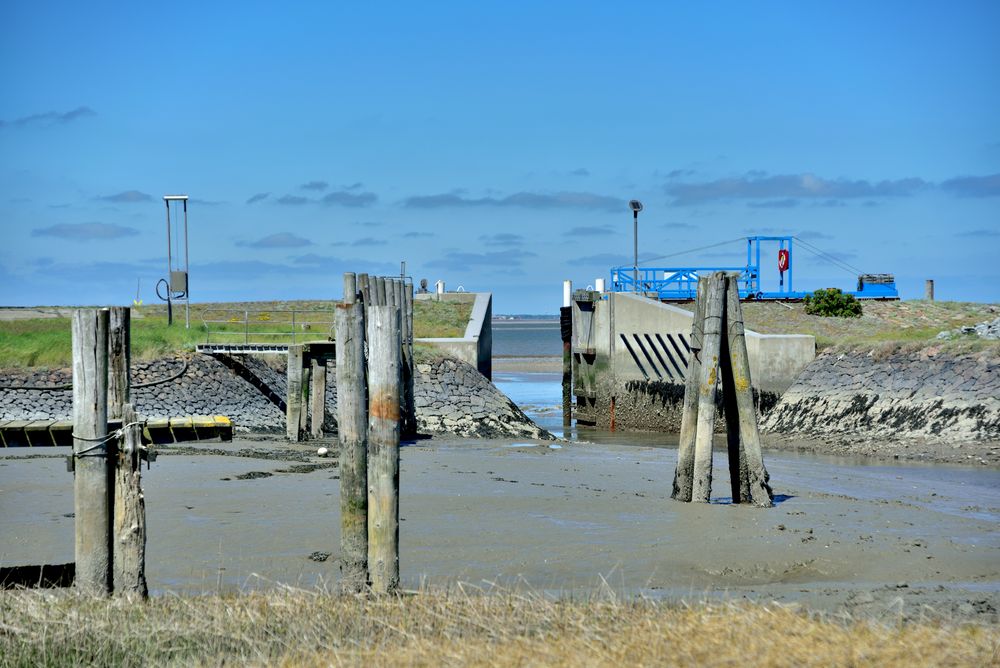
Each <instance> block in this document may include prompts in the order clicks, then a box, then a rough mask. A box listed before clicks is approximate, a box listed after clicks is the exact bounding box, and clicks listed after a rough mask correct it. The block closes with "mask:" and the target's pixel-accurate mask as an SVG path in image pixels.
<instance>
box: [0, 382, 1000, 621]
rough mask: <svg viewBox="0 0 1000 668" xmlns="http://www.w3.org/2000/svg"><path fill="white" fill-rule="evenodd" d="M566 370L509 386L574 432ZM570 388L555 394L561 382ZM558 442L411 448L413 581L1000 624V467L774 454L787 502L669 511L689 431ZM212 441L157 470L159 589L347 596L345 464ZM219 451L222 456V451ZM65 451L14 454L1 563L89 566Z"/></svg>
mask: <svg viewBox="0 0 1000 668" xmlns="http://www.w3.org/2000/svg"><path fill="white" fill-rule="evenodd" d="M555 378H556V377H555V376H553V375H552V374H498V376H497V379H496V380H497V384H498V385H499V386H500V387H501V388H502V389H504V390H505V391H506V392H508V394H509V395H510V396H511V397H512V398H513V399H514V400H515V401H517V402H518V403H519V404H520V405H522V406H524V407H525V408H526V410H528V411H529V413H530V414H532V415H533V416H534V417H536V418H537V419H538V420H539V421H540V422H542V423H543V424H544V425H545V426H547V427H548V428H550V429H551V430H553V431H557V430H560V431H561V422H562V421H561V415H560V414H559V413H558V410H557V408H558V406H557V405H558V397H559V393H558V382H557V380H554V379H555ZM553 387H554V388H555V392H554V393H552V392H550V390H551V389H552V388H553ZM566 436H567V437H568V440H566V441H563V442H560V443H557V444H550V443H514V442H510V441H483V440H464V439H451V438H438V437H435V438H433V439H429V440H421V441H417V442H415V443H412V444H409V445H406V446H405V447H404V448H403V449H402V454H401V464H402V466H401V502H400V512H401V519H402V521H401V524H400V538H401V553H400V565H401V572H402V577H403V581H404V585H405V586H406V587H418V586H420V585H421V584H424V583H426V584H431V585H450V584H453V583H455V582H457V581H462V582H467V583H472V584H475V585H478V586H483V587H490V586H493V585H495V584H496V585H504V586H528V587H531V588H534V589H537V590H543V591H551V592H575V593H594V592H599V593H601V594H602V595H603V594H608V593H609V592H613V593H614V595H629V594H641V595H646V596H654V597H665V598H670V599H674V598H678V597H681V598H686V599H691V598H703V597H725V598H737V599H738V598H742V597H748V598H752V599H760V600H779V601H785V602H796V603H803V604H806V605H808V606H809V607H812V608H817V609H829V610H837V611H848V612H853V613H860V614H879V615H882V614H886V613H887V612H891V613H892V614H900V615H904V616H922V615H938V616H944V617H946V618H975V619H979V620H986V621H996V620H997V609H998V608H1000V531H998V528H1000V471H997V470H996V469H985V468H979V469H976V468H965V467H957V466H948V467H946V466H934V467H930V466H912V465H907V466H885V465H871V464H865V463H864V462H860V461H850V460H843V459H833V458H821V457H816V456H807V455H790V454H785V453H773V452H765V462H766V464H767V466H768V469H769V470H770V472H771V478H772V483H773V487H774V490H775V493H776V494H777V495H778V496H777V501H778V504H777V506H776V507H775V508H773V509H768V510H764V509H754V508H748V507H741V506H734V505H731V504H730V503H729V498H728V494H729V492H728V489H729V487H728V485H729V483H728V479H727V467H726V465H725V460H724V458H719V459H717V461H716V479H715V481H714V490H715V496H714V498H713V503H712V504H710V505H694V504H681V503H676V502H673V501H671V500H670V498H669V495H670V485H671V481H672V478H673V471H674V467H675V463H676V449H675V446H676V439H675V438H674V439H673V440H671V439H670V438H669V437H667V438H664V437H662V436H649V435H644V436H641V437H640V436H635V435H628V434H607V433H599V432H592V433H588V432H580V433H576V432H570V433H567V434H566ZM220 446H221V444H216V443H210V444H205V445H199V446H196V447H195V448H194V450H195V451H196V452H192V451H191V450H184V451H181V452H180V453H178V454H166V453H165V456H162V457H160V458H159V459H158V460H157V461H156V462H155V463H154V465H153V468H152V470H150V471H149V472H148V473H145V477H144V484H145V489H146V504H147V515H148V525H149V542H148V552H147V574H148V577H149V582H150V586H151V588H152V589H153V591H154V592H159V593H163V592H167V591H181V592H204V591H218V590H237V589H253V588H262V587H263V588H268V587H273V586H276V584H277V583H282V584H288V585H294V586H306V587H312V586H316V585H319V586H326V585H332V584H333V583H334V582H335V580H336V578H337V573H338V568H337V553H338V550H339V534H338V525H339V517H338V503H339V487H338V485H339V479H338V470H337V468H336V467H334V466H332V464H333V463H334V462H333V461H332V460H330V459H322V458H319V457H316V456H315V455H314V453H315V447H316V445H315V444H312V445H310V446H309V447H305V446H302V447H297V448H291V447H289V446H288V445H287V444H285V443H284V442H282V441H280V440H256V439H255V440H242V441H241V440H237V441H236V442H234V443H232V444H224V447H220ZM206 449H211V452H212V454H205V452H206ZM57 454H58V455H64V454H65V452H57V451H56V450H55V449H53V450H44V451H42V450H34V451H32V450H27V449H18V450H13V449H11V450H8V451H5V452H0V537H2V538H0V562H2V563H3V564H4V565H14V564H37V563H62V562H67V561H72V560H73V518H72V512H73V488H72V477H71V474H69V473H67V472H66V469H65V464H64V461H63V459H62V458H61V457H59V458H57V457H55V456H54V455H57Z"/></svg>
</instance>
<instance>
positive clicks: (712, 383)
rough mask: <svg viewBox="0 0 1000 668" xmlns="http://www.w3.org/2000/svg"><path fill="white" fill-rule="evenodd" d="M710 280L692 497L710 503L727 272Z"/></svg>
mask: <svg viewBox="0 0 1000 668" xmlns="http://www.w3.org/2000/svg"><path fill="white" fill-rule="evenodd" d="M702 280H706V279H702ZM707 281H708V285H707V287H706V295H705V319H704V323H705V324H704V331H703V335H702V350H701V355H702V358H701V370H700V371H701V373H700V383H699V397H698V418H697V423H696V427H695V429H696V433H695V446H694V479H693V482H692V488H691V500H692V501H696V502H700V503H708V502H709V501H710V500H711V494H712V437H713V435H714V433H715V413H716V408H715V394H716V390H717V389H718V384H719V353H720V347H721V339H722V314H723V311H724V309H725V307H726V303H725V296H726V295H725V290H726V278H725V274H724V273H723V272H718V271H717V272H714V273H712V274H711V275H710V276H708V278H707ZM700 282H701V281H699V283H700Z"/></svg>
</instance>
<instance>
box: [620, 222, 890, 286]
mask: <svg viewBox="0 0 1000 668" xmlns="http://www.w3.org/2000/svg"><path fill="white" fill-rule="evenodd" d="M796 240H797V241H799V242H800V243H801V244H803V245H804V246H805V247H806V248H807V249H809V250H811V252H813V253H815V254H817V255H819V256H821V257H823V256H825V257H826V258H827V259H829V260H832V261H834V262H835V263H836V258H833V257H832V256H830V255H828V254H826V253H823V252H822V251H820V250H819V249H815V247H813V246H812V245H811V244H808V243H807V242H804V241H802V240H801V239H798V238H797V237H790V236H787V237H764V236H752V237H746V242H747V262H746V265H744V266H742V267H638V269H636V268H634V267H631V266H628V267H625V266H622V267H612V269H611V290H612V291H613V292H640V293H644V294H651V293H655V294H656V295H657V296H658V297H659V299H660V300H661V301H689V300H692V299H694V298H695V295H696V290H697V287H698V276H699V274H705V273H709V272H713V271H731V272H735V273H738V274H739V279H738V280H739V286H740V298H741V299H746V300H788V301H794V300H798V299H802V298H804V297H806V296H808V295H811V294H812V291H811V290H810V291H796V290H794V288H793V284H792V280H793V278H792V271H793V266H794V264H793V262H792V250H793V241H796ZM764 243H767V244H772V243H774V244H777V254H776V258H775V259H776V262H775V267H776V269H777V270H778V273H779V281H778V289H777V290H762V289H761V246H762V244H764ZM719 245H721V244H719ZM840 264H841V265H842V264H843V263H840ZM786 274H787V276H786ZM786 279H787V280H786ZM844 292H845V293H846V294H849V295H854V296H855V297H857V298H858V299H881V300H898V299H899V292H898V291H897V290H896V279H895V277H894V276H893V275H892V274H864V273H861V274H858V284H857V289H856V290H852V291H848V290H845V291H844Z"/></svg>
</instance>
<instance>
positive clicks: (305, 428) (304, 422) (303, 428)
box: [299, 345, 312, 440]
mask: <svg viewBox="0 0 1000 668" xmlns="http://www.w3.org/2000/svg"><path fill="white" fill-rule="evenodd" d="M308 348H309V347H308V346H307V345H304V346H302V382H301V384H300V387H301V389H302V394H301V396H300V398H299V406H300V407H301V409H302V410H301V411H300V412H299V439H300V440H303V439H304V437H305V435H306V434H307V433H309V380H310V379H311V378H312V369H311V368H310V367H309V364H310V360H309V357H308V356H307V354H306V351H307V350H308Z"/></svg>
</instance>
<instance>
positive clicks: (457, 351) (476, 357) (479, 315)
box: [413, 292, 493, 380]
mask: <svg viewBox="0 0 1000 668" xmlns="http://www.w3.org/2000/svg"><path fill="white" fill-rule="evenodd" d="M413 298H414V299H417V300H421V301H446V302H459V303H469V302H471V303H472V313H471V315H470V316H469V324H468V325H466V327H465V336H463V337H462V338H424V339H414V341H415V342H419V343H423V344H426V345H430V346H433V347H434V348H437V349H438V350H440V351H441V352H443V353H444V354H446V355H448V356H450V357H455V358H457V359H460V360H462V361H463V362H466V363H467V364H471V365H472V366H474V367H476V368H477V369H479V373H481V374H483V375H484V376H486V377H487V378H489V379H491V380H492V378H493V293H491V292H445V293H443V294H440V295H439V294H436V293H433V292H432V293H427V294H419V293H418V294H415V295H413Z"/></svg>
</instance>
